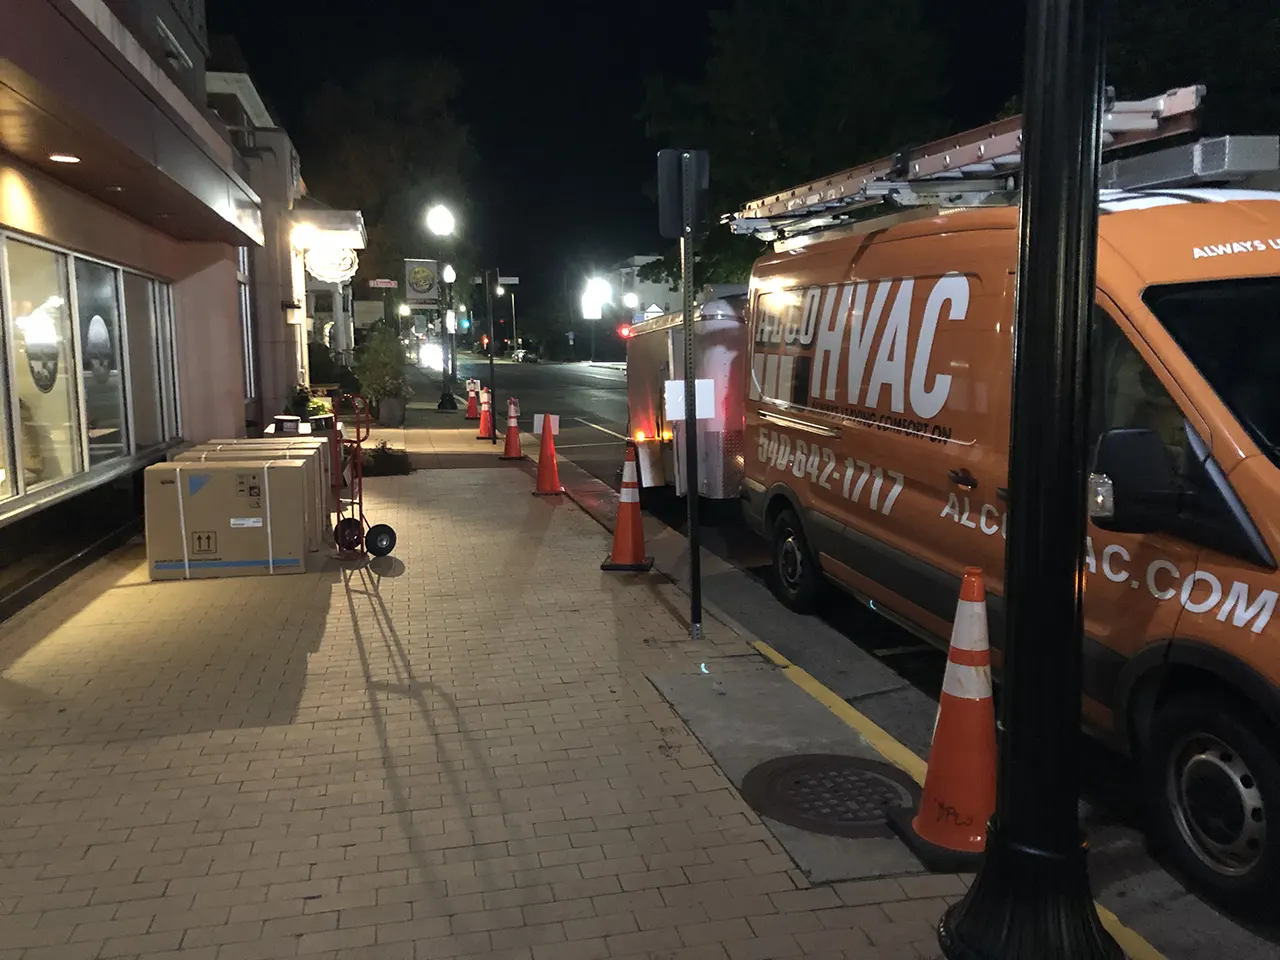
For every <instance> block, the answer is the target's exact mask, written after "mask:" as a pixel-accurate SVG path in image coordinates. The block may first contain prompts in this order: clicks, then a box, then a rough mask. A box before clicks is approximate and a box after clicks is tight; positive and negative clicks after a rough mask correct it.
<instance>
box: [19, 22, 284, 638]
mask: <svg viewBox="0 0 1280 960" xmlns="http://www.w3.org/2000/svg"><path fill="white" fill-rule="evenodd" d="M0 24H3V27H2V28H0V111H2V113H0V116H2V117H3V121H4V122H0V385H2V386H3V389H0V617H3V616H7V615H8V614H9V613H10V612H12V610H13V609H15V608H16V607H17V606H20V605H21V604H22V603H24V602H26V601H28V600H29V599H31V598H32V597H34V596H37V595H38V594H39V593H41V592H43V591H44V590H45V589H47V588H48V587H49V586H51V585H52V584H53V583H55V582H57V581H58V580H59V579H61V578H62V577H64V576H65V575H66V574H67V573H69V572H70V571H71V570H73V569H75V568H76V566H77V565H78V564H79V563H82V562H83V561H84V560H85V559H86V558H88V557H92V556H94V555H95V554H96V552H100V551H101V550H103V549H106V548H107V547H109V546H111V545H113V544H114V543H117V542H119V541H120V540H121V539H123V538H124V537H126V536H128V535H129V534H130V533H132V532H133V531H134V530H136V529H137V524H138V520H139V518H140V514H141V497H140V480H141V471H142V470H143V469H144V468H145V467H146V466H147V464H149V463H151V462H153V461H155V460H158V459H161V458H163V457H164V455H165V453H166V451H167V449H169V448H170V447H171V446H172V445H173V444H175V443H178V442H181V441H183V440H196V441H198V440H203V439H208V438H210V437H214V436H237V435H243V434H244V432H245V428H246V419H247V418H248V414H249V413H251V412H252V410H251V408H246V401H250V402H252V401H253V400H254V399H256V398H257V397H260V396H261V395H262V394H263V393H264V392H265V391H266V390H267V389H268V387H267V382H268V380H269V378H266V377H265V376H264V374H265V369H266V366H274V365H275V364H276V363H277V358H276V356H275V354H274V353H271V352H270V351H268V350H266V349H264V346H265V344H263V343H262V342H261V341H262V338H261V337H259V336H257V335H256V334H255V330H254V327H253V322H254V321H253V310H252V307H253V304H252V300H253V290H254V286H253V282H252V273H253V271H254V266H255V264H256V263H257V262H258V261H259V260H261V259H263V258H264V257H267V258H269V257H270V256H271V254H264V250H266V249H267V248H266V247H265V246H264V243H267V242H268V238H267V236H266V235H265V234H264V219H265V220H266V221H268V222H269V221H270V218H271V217H272V216H273V215H274V214H275V212H276V210H277V208H278V207H279V206H280V205H281V204H284V203H285V202H286V200H287V197H288V191H289V186H288V184H289V182H290V177H291V176H292V175H293V167H295V166H296V164H295V163H294V159H293V155H292V148H291V147H290V148H287V149H286V148H284V147H283V146H282V147H281V148H280V149H278V150H277V152H276V154H275V157H274V158H273V159H272V160H271V161H270V163H277V162H281V163H283V165H284V166H285V167H288V168H290V169H289V170H288V171H276V172H275V174H273V175H274V176H275V177H276V179H277V180H278V181H280V183H281V184H283V186H281V188H280V191H279V195H277V196H273V197H272V199H271V200H270V201H267V202H264V200H263V199H262V197H261V196H260V195H259V193H258V192H257V191H256V190H255V189H254V188H253V187H251V186H250V179H251V178H252V179H261V180H263V181H264V182H265V181H266V180H269V179H271V177H270V176H267V175H266V174H264V175H263V176H261V177H256V176H253V175H252V170H251V167H252V165H253V164H254V163H258V162H259V161H260V158H257V157H253V158H249V159H246V157H245V156H243V155H242V154H241V153H240V152H239V151H238V150H237V149H236V146H235V145H234V144H233V143H232V137H231V135H230V132H229V131H228V130H227V128H226V125H225V124H224V123H222V122H220V120H219V118H218V116H217V115H216V114H215V113H214V112H213V111H212V110H210V109H209V108H208V105H207V103H206V101H205V97H206V96H207V90H206V76H205V59H206V57H207V54H208V42H207V37H206V35H205V26H204V9H203V0H0ZM286 142H287V140H286ZM282 157H283V160H281V158H282ZM261 162H262V165H263V167H264V168H265V167H266V166H268V164H267V162H266V161H261ZM264 208H265V210H264ZM264 212H265V218H264ZM269 242H270V243H271V244H272V245H273V250H274V254H275V255H281V250H280V247H279V244H280V243H281V242H283V243H285V244H286V245H287V244H288V242H289V241H288V234H287V232H286V233H285V234H284V239H283V241H281V239H280V230H279V229H278V228H276V227H274V226H273V236H272V238H270V241H269ZM285 260H288V264H287V265H284V261H285ZM281 261H282V266H281V269H282V270H284V271H285V272H286V273H292V271H293V270H294V266H293V262H292V258H291V257H284V256H282V255H281ZM298 286H300V284H299V285H298ZM279 289H280V291H281V292H279V293H277V292H276V290H275V288H272V289H271V290H270V291H263V290H262V289H261V288H259V294H258V299H259V300H261V301H262V302H261V304H259V311H260V312H262V311H264V309H265V306H267V305H271V304H273V302H274V309H273V310H272V312H271V315H272V317H273V318H274V319H282V318H284V319H287V316H288V313H289V310H288V308H287V307H286V306H285V305H284V303H282V301H286V298H288V297H289V296H290V294H289V293H288V292H284V291H287V290H288V289H290V288H289V287H287V286H285V285H281V287H280V288H279ZM298 313H299V314H300V313H301V307H300V305H299V308H298ZM280 326H284V323H283V320H282V322H281V324H280ZM272 329H273V331H274V330H275V328H274V327H273V328H272ZM272 336H273V337H274V336H276V333H275V332H273V333H272ZM267 339H268V341H269V340H270V338H267ZM279 339H280V340H281V344H280V346H279V351H278V352H279V354H281V355H282V356H283V357H284V359H281V360H279V364H280V365H281V366H282V368H285V369H287V371H288V373H287V374H285V375H284V379H286V380H287V379H288V377H289V376H293V377H294V382H297V381H298V378H299V377H302V378H303V379H305V368H304V367H301V368H300V363H299V360H298V353H299V351H298V349H297V348H296V345H295V344H294V343H293V342H291V341H290V342H286V341H287V340H288V338H287V337H284V336H281V337H280V338H279ZM273 349H274V348H273ZM301 352H302V360H301V364H305V351H301ZM264 356H269V359H268V360H267V363H266V365H265V366H264V362H263V358H264ZM273 376H274V374H273ZM270 389H271V390H274V391H277V392H278V391H279V389H280V388H279V387H277V386H276V385H275V384H274V383H272V386H271V387H270ZM275 399H277V398H276V397H273V398H272V402H274V401H275ZM263 402H266V399H265V397H263ZM273 412H274V411H273Z"/></svg>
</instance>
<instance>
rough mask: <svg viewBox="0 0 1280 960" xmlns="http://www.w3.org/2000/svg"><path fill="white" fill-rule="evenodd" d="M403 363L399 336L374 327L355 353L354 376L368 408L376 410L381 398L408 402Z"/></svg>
mask: <svg viewBox="0 0 1280 960" xmlns="http://www.w3.org/2000/svg"><path fill="white" fill-rule="evenodd" d="M405 363H406V360H405V353H404V344H403V343H401V342H400V336H399V334H397V333H396V331H395V329H394V328H393V327H391V326H389V325H387V324H384V323H379V324H375V325H374V327H373V329H372V330H370V331H369V336H368V339H366V340H365V342H364V344H363V346H361V347H360V349H359V350H358V351H357V352H356V375H357V376H358V377H359V378H360V382H361V384H363V386H364V395H365V398H366V399H367V400H368V401H369V403H370V405H371V406H373V407H375V408H376V407H377V405H378V401H379V400H381V399H382V398H383V397H400V398H403V399H405V400H408V399H409V397H411V396H412V395H413V391H412V390H410V389H409V385H408V384H407V383H406V382H405Z"/></svg>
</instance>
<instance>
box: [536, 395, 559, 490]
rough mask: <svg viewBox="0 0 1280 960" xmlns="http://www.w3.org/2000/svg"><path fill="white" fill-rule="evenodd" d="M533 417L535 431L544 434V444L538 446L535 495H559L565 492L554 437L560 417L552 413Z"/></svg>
mask: <svg viewBox="0 0 1280 960" xmlns="http://www.w3.org/2000/svg"><path fill="white" fill-rule="evenodd" d="M533 419H534V424H533V432H534V433H541V434H542V444H541V446H540V447H539V448H538V486H537V487H536V488H535V489H534V491H533V495H534V496H535V497H558V496H559V495H560V494H562V493H564V487H562V486H560V468H559V467H557V466H556V441H555V438H554V434H555V431H556V429H557V428H558V427H559V426H560V418H559V417H555V416H552V415H551V414H545V415H543V414H539V415H538V416H536V417H534V418H533Z"/></svg>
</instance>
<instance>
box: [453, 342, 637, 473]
mask: <svg viewBox="0 0 1280 960" xmlns="http://www.w3.org/2000/svg"><path fill="white" fill-rule="evenodd" d="M458 377H459V378H463V379H465V378H468V377H475V378H477V379H479V380H480V381H481V382H483V383H484V385H485V386H490V383H489V362H488V361H487V360H483V359H480V358H475V357H469V356H463V355H459V356H458ZM494 379H495V381H496V385H495V395H496V397H497V401H498V405H497V409H496V410H495V411H494V412H495V414H496V421H497V426H498V430H499V431H501V430H502V429H503V427H504V426H505V425H506V416H507V409H506V403H507V399H508V398H509V397H512V396H514V397H515V398H516V399H517V400H519V401H520V419H521V422H522V423H523V425H524V429H525V430H526V431H529V430H531V429H532V422H533V416H534V414H538V413H551V414H558V415H559V417H560V434H559V435H558V436H557V437H556V438H555V440H556V451H557V452H558V453H559V454H560V455H561V456H564V457H568V458H569V459H570V460H572V461H573V462H574V463H576V464H577V465H578V466H580V467H582V469H584V470H586V471H587V472H588V473H590V474H591V475H592V476H594V477H596V478H597V479H599V480H603V481H604V482H605V483H607V484H609V485H610V486H611V487H614V488H615V489H616V488H617V486H618V482H619V478H618V467H619V464H621V463H622V453H623V448H624V445H625V444H624V440H625V439H626V433H627V375H626V371H625V370H623V369H622V368H621V367H620V366H619V365H617V364H614V365H604V364H601V365H592V364H587V363H536V364H535V363H503V362H499V363H495V364H494ZM459 395H460V396H461V397H462V398H463V399H465V397H466V392H465V391H462V390H460V391H459Z"/></svg>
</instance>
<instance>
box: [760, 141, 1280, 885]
mask: <svg viewBox="0 0 1280 960" xmlns="http://www.w3.org/2000/svg"><path fill="white" fill-rule="evenodd" d="M1212 150H1217V151H1219V153H1220V154H1221V157H1222V159H1221V160H1220V161H1219V160H1214V161H1213V162H1212V163H1207V162H1205V161H1204V159H1203V158H1204V157H1205V156H1208V153H1207V152H1206V151H1212ZM1195 151H1200V152H1199V153H1196V152H1195ZM1163 153H1165V154H1168V155H1166V156H1163V157H1158V158H1155V159H1156V161H1157V166H1158V165H1159V164H1160V163H1163V164H1165V168H1164V173H1163V174H1162V175H1163V176H1164V177H1166V178H1169V179H1173V178H1172V176H1171V174H1170V173H1169V171H1170V170H1174V169H1184V168H1186V169H1185V175H1184V176H1182V177H1180V178H1178V179H1177V181H1176V182H1177V183H1178V184H1180V185H1177V186H1173V187H1161V188H1160V189H1151V190H1147V189H1142V190H1122V191H1117V190H1107V191H1104V192H1103V195H1102V197H1101V208H1100V209H1101V216H1100V226H1099V233H1100V240H1099V249H1098V294H1097V301H1096V306H1095V309H1094V327H1093V331H1092V356H1091V364H1092V398H1091V409H1092V412H1091V416H1090V423H1089V431H1090V436H1091V439H1092V443H1093V445H1094V449H1095V450H1096V455H1097V457H1099V458H1100V459H1101V460H1102V461H1103V462H1102V463H1101V464H1100V465H1098V464H1095V466H1094V468H1093V469H1094V470H1095V471H1098V472H1099V473H1101V472H1104V471H1105V472H1106V473H1107V474H1108V475H1107V476H1105V477H1103V476H1100V475H1099V473H1095V476H1094V477H1093V480H1092V481H1091V482H1093V483H1097V484H1100V485H1103V486H1105V487H1106V489H1107V491H1108V493H1109V494H1110V499H1109V503H1113V509H1112V510H1111V513H1110V516H1102V515H1097V516H1094V517H1093V519H1092V523H1091V526H1090V533H1089V539H1088V543H1087V553H1086V567H1087V582H1086V586H1085V620H1086V634H1087V637H1086V640H1085V649H1084V662H1085V669H1084V688H1085V690H1084V692H1085V703H1084V714H1085V718H1086V722H1087V724H1088V725H1089V727H1090V728H1091V729H1092V730H1093V731H1094V732H1096V733H1098V734H1100V735H1102V736H1104V737H1105V738H1107V739H1108V740H1110V741H1111V742H1112V743H1113V744H1115V745H1116V746H1118V747H1120V748H1121V749H1128V750H1132V751H1133V752H1134V753H1135V754H1136V755H1137V756H1138V757H1139V758H1140V760H1141V764H1142V769H1143V771H1144V782H1145V790H1146V791H1147V797H1148V799H1149V801H1150V809H1151V811H1152V814H1153V816H1152V825H1153V827H1154V828H1155V832H1156V833H1157V834H1158V836H1159V837H1160V838H1161V840H1163V841H1164V842H1165V843H1166V844H1167V846H1168V848H1169V850H1170V852H1171V853H1173V854H1174V855H1176V857H1177V860H1178V862H1179V864H1180V866H1181V867H1182V868H1183V870H1184V871H1185V872H1186V873H1187V874H1188V875H1189V876H1190V878H1191V879H1192V880H1194V881H1197V882H1199V883H1200V884H1201V885H1202V886H1206V887H1209V888H1212V889H1213V890H1214V891H1215V892H1217V893H1219V894H1225V895H1230V896H1233V897H1245V896H1250V895H1256V894H1258V893H1260V892H1261V891H1264V890H1266V889H1268V888H1269V887H1271V885H1273V884H1275V883H1277V882H1278V881H1280V617H1277V615H1276V613H1277V611H1276V604H1277V597H1278V594H1280V573H1277V559H1276V558H1277V556H1280V193H1266V192H1255V191H1249V190H1242V189H1236V188H1230V189H1222V188H1204V187H1202V186H1195V187H1187V186H1182V185H1181V184H1188V183H1190V184H1202V183H1205V182H1213V181H1214V180H1218V181H1221V180H1231V179H1232V177H1231V176H1230V175H1231V174H1232V173H1233V172H1235V171H1239V170H1244V171H1246V172H1254V171H1256V170H1258V169H1262V168H1264V167H1270V168H1272V169H1274V168H1275V167H1277V166H1280V160H1278V159H1277V158H1278V156H1280V144H1278V141H1277V138H1275V137H1270V138H1255V137H1250V138H1222V139H1220V140H1217V141H1202V142H1201V143H1200V144H1195V145H1188V146H1186V147H1182V148H1177V149H1176V150H1174V151H1164V152H1163ZM988 155H992V154H988ZM1214 156H1215V157H1216V156H1217V154H1214ZM1151 159H1152V158H1150V157H1145V158H1135V159H1134V160H1133V161H1132V162H1130V161H1120V162H1118V163H1117V164H1114V165H1109V166H1108V167H1107V168H1105V172H1106V173H1108V174H1109V175H1110V180H1109V181H1108V182H1112V183H1124V182H1126V178H1125V177H1124V176H1121V175H1122V174H1125V173H1126V171H1127V172H1128V173H1129V174H1132V175H1134V176H1136V173H1137V172H1139V171H1140V170H1141V169H1147V168H1145V167H1142V165H1141V164H1142V161H1149V160H1151ZM1197 164H1198V167H1197ZM1179 165H1181V166H1179ZM1233 165H1234V166H1233ZM1189 168H1195V169H1189ZM1215 173H1216V174H1217V175H1218V176H1217V177H1214V176H1210V175H1209V174H1215ZM1130 179H1131V178H1130ZM1138 179H1139V180H1140V181H1141V180H1142V178H1138ZM1143 182H1146V181H1143ZM1161 182H1166V181H1161ZM806 192H808V194H809V195H810V196H815V195H816V194H817V191H814V190H812V189H811V188H810V187H809V186H806V187H805V188H799V189H798V191H792V194H803V193H806ZM771 199H774V200H776V198H771ZM760 203H766V202H765V201H761V202H760ZM797 206H799V204H796V203H793V204H792V205H791V207H789V208H787V210H786V214H785V215H786V216H787V217H788V222H789V223H791V224H793V225H794V224H795V223H796V222H797ZM830 209H831V208H830V206H829V205H828V206H827V207H824V208H823V209H822V211H821V212H820V213H819V214H818V215H817V216H819V217H821V218H825V220H824V221H823V224H822V228H821V229H819V230H816V231H814V232H811V233H803V232H800V231H795V230H794V226H793V232H792V233H791V236H790V237H787V236H785V235H784V236H781V237H780V236H779V235H778V234H777V232H776V224H777V222H778V221H777V219H770V218H768V217H765V216H761V215H760V214H759V213H758V212H755V211H752V210H750V209H748V210H747V211H745V212H744V214H740V215H739V217H740V218H741V219H743V220H753V223H751V224H750V225H749V226H748V227H747V229H742V230H740V231H739V232H756V233H757V234H758V233H760V232H762V225H764V224H766V222H767V223H771V224H773V225H774V226H772V227H770V228H769V229H770V230H773V231H774V235H773V236H772V237H771V238H770V239H774V240H777V241H778V243H777V244H776V248H775V251H774V252H772V253H770V254H768V255H766V256H764V257H763V258H761V259H760V260H759V261H757V263H756V264H755V267H754V269H753V272H752V276H751V289H750V295H749V300H748V305H747V322H748V327H747V339H748V341H749V348H748V349H749V364H750V371H751V374H750V377H749V381H750V383H749V388H748V389H749V393H748V397H747V404H746V415H745V430H746V437H745V440H746V469H745V475H746V479H745V481H744V488H743V494H742V497H743V501H744V508H745V513H746V515H747V517H748V521H749V523H750V524H751V525H752V526H753V527H754V528H755V529H756V530H757V531H758V532H760V533H761V534H763V535H764V536H765V537H766V538H768V539H769V540H770V541H771V547H772V557H773V566H774V572H775V582H776V587H775V589H776V592H777V593H778V595H779V596H780V598H781V599H782V600H784V602H786V603H788V604H790V605H792V606H793V607H796V608H801V609H803V608H805V607H807V606H808V605H809V604H810V603H811V602H812V600H813V599H814V597H815V595H816V594H817V592H818V590H819V587H820V586H821V585H822V584H823V583H824V582H827V581H829V582H833V583H835V584H837V585H839V586H840V587H842V588H844V589H845V590H847V591H849V592H851V593H852V594H854V595H855V596H856V597H858V598H860V599H862V600H863V601H865V602H868V603H869V605H871V606H872V607H873V608H874V609H875V610H877V611H878V612H881V613H883V614H884V615H885V616H887V617H889V618H890V619H891V620H894V621H896V622H898V623H899V624H901V625H903V626H906V627H907V628H908V629H911V630H913V631H915V632H917V633H918V634H920V635H922V636H924V637H927V638H929V639H931V640H933V641H934V642H937V643H939V644H945V643H946V640H947V637H948V634H949V632H950V621H951V619H952V617H953V615H954V610H955V605H956V598H957V596H958V594H959V589H960V579H961V572H962V570H963V569H964V568H965V567H966V566H971V565H977V566H980V567H982V569H983V571H984V573H985V574H986V579H987V590H988V594H989V596H990V601H989V612H990V616H991V640H992V642H993V645H998V644H999V643H1000V642H1001V639H1002V628H1003V602H1002V599H1001V593H1002V586H1003V579H1004V575H1003V567H1004V550H1005V537H1006V533H1007V526H1008V523H1009V512H1010V510H1011V509H1012V510H1015V511H1016V509H1017V507H1016V504H1014V505H1010V504H1008V503H1007V495H1006V490H1005V484H1006V482H1007V479H1006V478H1007V475H1008V447H1009V417H1010V407H1011V396H1010V393H1011V379H1012V355H1013V320H1014V281H1015V271H1016V268H1017V258H1018V211H1017V207H1016V206H1013V205H1007V206H987V207H984V206H977V207H949V208H947V207H941V206H939V205H937V204H934V205H932V206H926V207H922V208H920V209H918V210H907V211H905V212H902V213H899V214H897V215H894V216H890V217H888V218H883V217H882V218H879V219H872V220H864V221H861V222H859V221H857V220H853V221H852V222H846V223H843V224H840V223H834V224H832V223H829V222H825V221H826V220H829V219H830V213H829V211H830ZM765 212H766V213H767V205H766V210H765ZM797 234H799V235H797ZM1043 442H1045V443H1054V442H1055V438H1054V437H1052V436H1046V437H1044V438H1043ZM1100 468H1102V469H1100ZM1173 490H1176V491H1177V495H1176V496H1169V495H1168V493H1169V491H1173ZM1084 493H1085V492H1084V491H1082V496H1083V495H1084ZM1162 494H1163V496H1159V495H1162ZM1077 508H1079V509H1084V507H1083V506H1079V507H1078V506H1077V505H1076V504H1063V509H1064V510H1068V509H1077ZM1272 818H1275V820H1274V822H1275V823H1276V826H1271V825H1270V823H1269V821H1271V820H1272Z"/></svg>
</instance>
